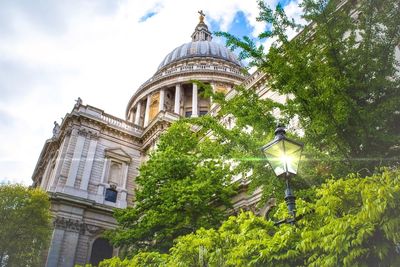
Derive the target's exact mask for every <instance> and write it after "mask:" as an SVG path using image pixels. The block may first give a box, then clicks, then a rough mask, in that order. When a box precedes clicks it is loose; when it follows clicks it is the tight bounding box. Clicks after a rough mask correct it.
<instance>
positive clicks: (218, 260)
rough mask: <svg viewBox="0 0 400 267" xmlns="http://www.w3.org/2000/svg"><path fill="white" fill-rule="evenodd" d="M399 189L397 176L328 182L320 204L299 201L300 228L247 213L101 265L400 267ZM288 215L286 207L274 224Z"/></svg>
mask: <svg viewBox="0 0 400 267" xmlns="http://www.w3.org/2000/svg"><path fill="white" fill-rule="evenodd" d="M399 182H400V171H399V170H398V169H393V170H389V169H385V170H381V171H379V172H377V173H376V174H374V175H371V176H368V177H366V178H363V177H359V176H357V175H356V174H351V175H349V176H347V177H344V178H338V179H333V180H329V181H327V182H326V183H325V184H323V185H322V186H321V187H319V188H316V189H315V190H316V195H317V198H316V200H315V202H305V201H303V200H298V206H299V208H298V212H299V214H304V217H303V218H302V219H301V220H300V221H298V222H297V225H296V226H292V225H288V224H283V225H280V226H275V225H274V222H273V221H271V220H266V219H264V218H261V217H257V216H255V215H254V214H253V213H251V212H243V213H240V214H239V215H238V216H231V217H229V219H228V220H226V221H225V222H224V223H223V224H222V225H221V227H219V228H218V229H204V228H201V229H199V230H197V231H196V232H195V233H192V234H188V235H185V236H181V237H179V238H178V239H177V240H176V242H175V245H174V246H173V247H172V248H171V249H170V253H169V254H160V253H139V254H138V255H136V256H134V257H133V258H132V259H131V260H127V259H126V260H120V259H118V258H113V259H111V260H107V261H105V262H103V264H102V265H100V266H104V267H105V266H120V267H125V266H126V267H127V266H218V267H220V266H332V267H333V266H398V265H399V264H400V250H399V247H400V234H399V233H400V210H399V209H398V205H399V204H400V185H399V184H400V183H399ZM286 214H287V211H286V205H285V203H281V205H279V208H278V209H277V211H276V213H275V217H277V218H283V217H285V216H286ZM152 264H153V265H152Z"/></svg>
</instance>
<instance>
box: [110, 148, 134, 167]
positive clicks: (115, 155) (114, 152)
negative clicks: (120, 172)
mask: <svg viewBox="0 0 400 267" xmlns="http://www.w3.org/2000/svg"><path fill="white" fill-rule="evenodd" d="M105 156H106V158H111V159H116V160H120V161H122V162H125V163H130V162H131V161H132V158H131V156H129V154H128V153H126V152H125V151H124V150H123V149H122V148H120V147H117V148H108V149H106V150H105Z"/></svg>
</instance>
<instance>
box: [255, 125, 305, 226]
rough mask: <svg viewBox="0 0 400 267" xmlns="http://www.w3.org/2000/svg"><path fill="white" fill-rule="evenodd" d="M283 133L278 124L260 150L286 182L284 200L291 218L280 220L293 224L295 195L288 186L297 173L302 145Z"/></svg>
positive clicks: (277, 174)
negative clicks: (272, 135)
mask: <svg viewBox="0 0 400 267" xmlns="http://www.w3.org/2000/svg"><path fill="white" fill-rule="evenodd" d="M285 133H286V131H285V128H284V127H283V126H278V128H277V129H276V130H275V138H274V140H272V141H271V142H269V143H268V144H266V145H265V146H263V147H262V148H261V150H262V151H263V153H264V154H265V156H266V157H267V160H268V162H269V164H270V165H271V167H272V170H273V171H274V173H275V175H276V176H277V177H278V178H283V179H285V182H286V190H285V201H286V204H287V206H288V210H289V214H290V216H291V218H290V219H288V220H284V221H282V222H289V223H291V224H294V222H295V221H296V197H295V196H294V194H293V192H292V189H291V188H290V179H291V178H292V177H294V176H295V175H296V174H297V169H298V167H299V162H300V158H301V153H302V151H303V146H304V145H303V144H302V143H300V142H296V141H294V140H291V139H289V138H287V137H286V136H285ZM282 222H279V223H277V224H280V223H282Z"/></svg>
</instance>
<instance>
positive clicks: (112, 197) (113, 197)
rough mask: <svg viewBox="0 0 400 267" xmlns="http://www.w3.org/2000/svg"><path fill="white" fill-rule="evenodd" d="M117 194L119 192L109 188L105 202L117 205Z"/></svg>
mask: <svg viewBox="0 0 400 267" xmlns="http://www.w3.org/2000/svg"><path fill="white" fill-rule="evenodd" d="M117 194H118V192H117V190H115V189H112V188H107V189H106V197H105V200H107V201H110V202H114V203H115V202H117Z"/></svg>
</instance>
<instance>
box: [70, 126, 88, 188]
mask: <svg viewBox="0 0 400 267" xmlns="http://www.w3.org/2000/svg"><path fill="white" fill-rule="evenodd" d="M84 144H85V137H84V136H82V135H81V134H80V133H79V131H78V137H77V141H76V145H75V150H74V154H73V155H72V159H71V166H70V167H69V172H68V178H67V182H66V185H67V186H70V187H74V184H75V180H76V175H77V174H78V168H79V163H80V162H81V157H82V151H83V146H84Z"/></svg>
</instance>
